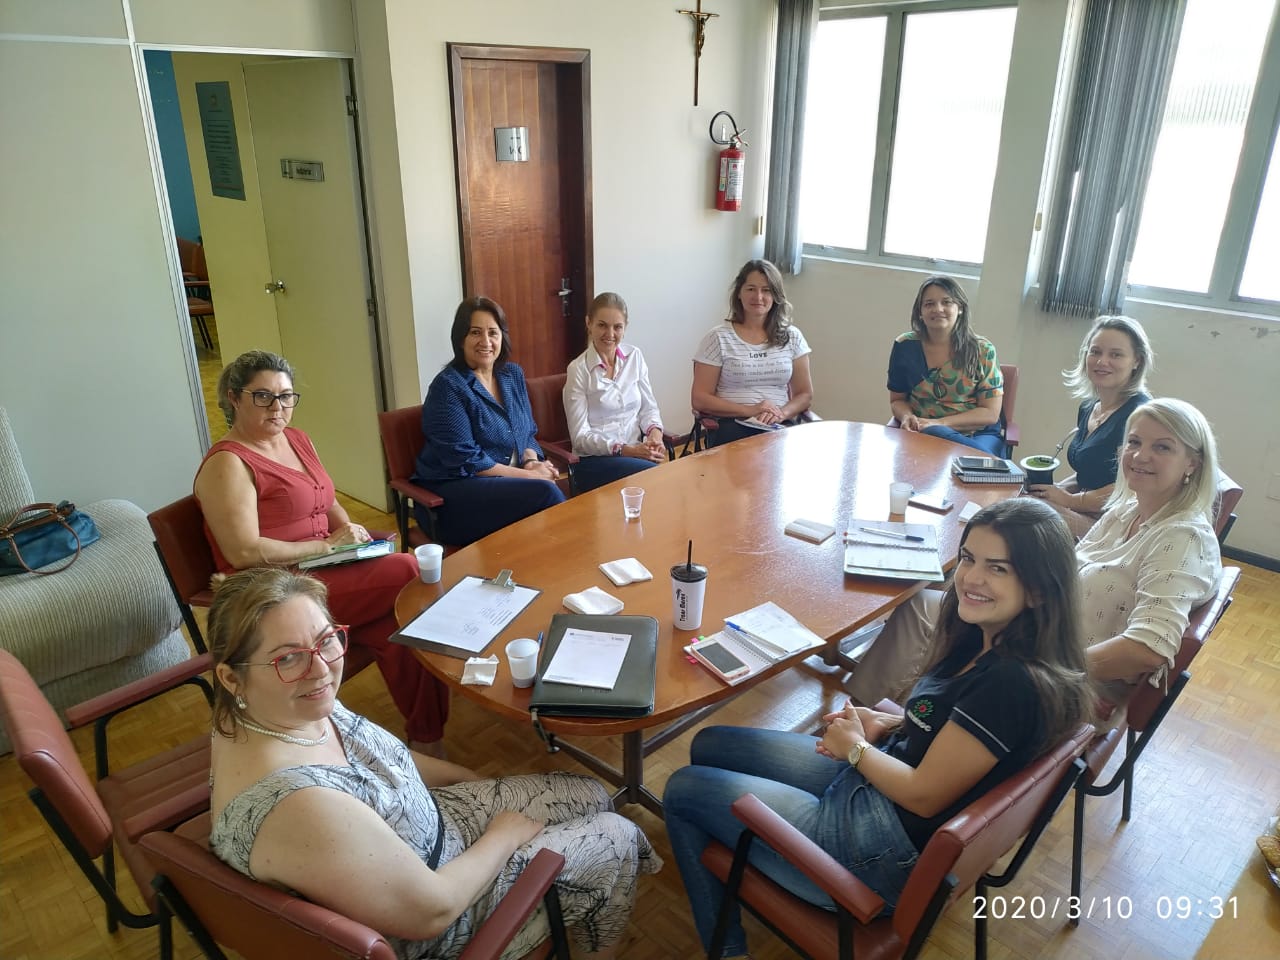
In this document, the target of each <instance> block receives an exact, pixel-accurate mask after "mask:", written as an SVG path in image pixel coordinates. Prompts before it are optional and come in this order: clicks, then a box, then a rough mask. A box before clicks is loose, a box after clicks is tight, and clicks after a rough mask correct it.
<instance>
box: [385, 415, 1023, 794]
mask: <svg viewBox="0 0 1280 960" xmlns="http://www.w3.org/2000/svg"><path fill="white" fill-rule="evenodd" d="M966 452H967V453H972V452H973V451H972V450H971V449H970V448H968V447H963V446H960V445H959V444H954V443H951V442H949V441H946V440H940V439H937V438H934V437H927V436H923V435H921V434H917V433H910V432H908V431H905V430H898V429H895V428H891V427H882V426H875V425H872V424H865V423H847V422H843V421H834V420H826V421H818V422H814V423H807V424H801V425H799V426H796V427H791V428H789V429H786V430H780V431H777V432H774V433H762V434H761V435H760V436H758V437H751V438H749V439H746V440H740V441H738V442H736V443H730V444H727V445H725V446H723V447H717V448H715V449H712V450H707V451H704V452H702V453H698V454H695V455H693V456H688V457H682V458H680V459H679V460H675V461H672V462H670V463H665V464H662V465H661V466H659V467H657V468H655V469H653V470H648V471H646V472H644V473H643V474H640V475H638V476H636V477H633V478H631V482H633V483H635V484H636V485H638V486H642V487H643V488H644V490H645V496H644V508H643V512H642V513H641V517H640V519H639V520H633V521H630V522H628V521H626V520H624V519H623V515H622V502H621V497H620V496H619V490H620V489H621V488H622V486H623V485H624V482H617V483H612V484H609V485H608V486H605V487H602V488H600V489H597V490H593V491H591V492H589V493H586V494H583V495H581V496H578V497H574V498H572V499H570V500H568V501H566V502H565V503H563V504H560V505H559V506H556V507H553V508H551V509H550V510H544V511H542V512H541V513H538V514H535V515H534V516H531V517H528V518H526V519H524V520H522V521H520V522H519V523H515V524H512V525H511V526H509V527H506V528H504V529H502V530H499V531H498V532H496V533H494V534H491V535H490V536H488V537H485V538H484V539H483V540H480V541H478V542H476V543H473V544H472V545H471V546H469V547H467V548H465V549H463V550H460V551H459V552H457V553H455V554H453V555H451V556H449V557H447V558H445V561H444V569H443V576H442V578H441V582H440V583H438V584H424V583H421V582H420V581H416V580H415V581H413V582H412V583H410V584H408V585H406V586H405V588H404V589H403V590H402V591H401V593H400V596H399V597H398V599H397V601H396V619H397V620H398V621H399V622H400V624H401V625H402V626H403V625H404V624H406V623H408V622H409V621H410V620H412V619H413V618H414V617H415V616H417V615H418V613H419V612H420V611H421V610H422V609H423V608H424V607H426V606H427V605H428V604H429V603H431V602H432V601H433V600H435V599H436V598H437V597H439V596H441V595H443V593H444V592H445V591H446V590H447V589H448V588H449V587H451V586H453V585H454V584H455V583H457V582H458V581H459V580H460V579H461V578H462V577H463V576H464V575H468V574H471V575H476V576H482V577H493V576H495V575H496V574H497V573H498V572H499V571H500V570H502V569H510V570H511V571H513V578H514V579H515V581H516V582H517V583H519V584H522V585H525V586H529V587H534V588H536V589H539V590H541V591H542V593H541V595H540V596H539V597H538V598H537V599H535V600H534V601H533V603H531V604H530V605H529V606H528V607H527V608H526V609H525V610H524V611H523V612H522V613H521V614H520V615H519V616H518V617H517V618H516V619H515V620H514V621H512V623H511V624H510V625H508V627H507V628H506V629H505V630H504V631H503V632H502V633H501V634H500V635H499V636H498V639H497V640H496V641H495V642H494V643H493V644H491V645H490V646H489V647H488V648H487V649H486V650H484V651H483V654H484V655H490V654H494V653H496V654H497V655H498V656H499V658H500V663H499V667H498V675H497V679H496V680H495V681H494V684H493V685H492V686H489V687H478V686H471V685H468V686H463V685H462V684H461V682H460V680H461V676H462V667H463V661H462V660H460V659H458V658H455V657H449V656H444V655H442V654H434V653H428V652H426V651H422V650H418V651H415V652H416V653H417V655H418V657H419V659H420V660H421V661H422V663H423V664H425V665H426V667H427V669H428V670H430V671H431V673H433V674H434V675H435V676H437V677H439V678H440V679H441V680H443V681H444V682H445V683H447V684H448V685H449V687H450V688H451V689H452V690H453V691H455V692H456V693H457V694H459V695H461V696H464V697H467V698H468V699H470V700H473V701H475V702H476V703H479V704H480V705H481V706H483V707H484V708H485V709H487V710H490V711H492V712H494V713H496V714H498V715H500V716H504V717H509V718H510V719H512V720H514V721H516V722H519V723H530V717H529V696H530V691H529V690H528V689H518V688H516V687H513V686H512V684H511V673H510V670H509V668H508V666H507V663H506V657H505V655H504V654H503V652H502V651H503V648H504V647H505V646H506V644H507V642H508V641H509V640H511V639H513V638H515V637H536V636H537V635H538V631H540V630H545V629H546V628H547V625H548V624H549V623H550V621H551V615H552V614H554V613H563V612H565V609H564V607H563V606H562V604H561V599H562V598H563V597H564V596H565V595H567V594H570V593H577V592H578V591H581V590H585V589H587V588H588V587H590V586H598V587H601V588H603V589H604V590H606V591H607V592H609V593H611V594H613V595H614V596H616V597H617V598H618V599H619V600H621V601H622V602H623V603H624V604H625V608H624V610H623V611H622V612H623V613H626V614H647V615H651V616H654V617H656V618H657V620H658V625H659V631H658V663H657V688H656V694H655V702H654V708H653V713H651V714H650V715H648V716H645V717H634V718H627V719H592V718H582V717H542V718H541V724H542V727H543V729H544V731H545V732H546V733H547V734H549V735H550V737H551V742H550V743H549V746H550V747H551V748H552V749H556V748H557V745H558V746H559V747H561V748H563V749H564V750H565V751H566V752H568V753H570V754H571V755H573V756H574V757H575V758H576V759H578V760H579V761H581V762H582V763H583V764H584V765H585V766H587V767H588V768H590V769H591V770H593V771H594V772H595V773H596V774H598V775H600V776H602V777H604V778H605V779H607V780H609V781H611V782H612V783H614V784H615V785H617V786H618V787H620V789H619V790H618V792H617V794H616V795H615V797H614V803H615V805H616V804H619V803H642V804H644V805H645V806H646V807H649V808H650V809H651V810H653V811H654V812H656V813H658V814H659V815H661V801H660V800H659V799H658V798H657V797H656V796H655V795H654V794H653V793H652V792H651V791H649V790H648V789H646V788H645V786H644V782H643V763H644V757H645V756H647V755H648V754H649V753H651V752H652V751H654V750H656V749H658V748H659V747H660V746H662V745H663V744H665V743H667V742H668V741H669V740H671V739H672V738H674V737H675V736H678V735H679V734H680V733H681V732H683V731H684V730H685V729H687V728H688V727H689V726H690V725H691V724H692V723H695V722H697V721H698V720H700V719H701V718H702V717H703V716H704V715H705V714H706V713H708V712H710V711H711V710H713V709H715V708H716V707H718V706H721V705H723V703H724V702H725V701H726V700H728V699H729V698H731V697H734V696H736V695H738V694H739V693H741V692H743V691H744V690H745V689H747V688H749V687H752V686H754V685H756V684H757V683H760V682H761V681H763V680H766V679H768V678H769V677H771V676H773V675H774V674H776V673H778V672H780V671H782V670H785V669H787V668H788V667H789V666H791V665H792V664H793V663H795V662H797V661H798V660H801V659H803V658H804V657H806V656H809V655H811V654H812V653H813V652H814V651H812V650H811V651H808V652H806V653H804V654H799V655H797V656H795V657H792V658H790V659H788V660H783V661H781V662H779V663H777V664H775V665H774V666H773V667H771V668H770V669H768V670H765V671H762V672H761V673H760V674H758V675H756V676H754V677H751V678H749V679H748V680H746V681H744V682H743V683H741V684H738V685H737V686H733V687H730V686H728V685H726V684H724V683H722V682H721V681H720V680H719V679H717V678H716V677H715V676H713V675H712V674H711V672H710V671H708V670H706V669H705V668H704V667H702V666H701V665H699V664H697V663H695V662H691V661H690V660H689V658H688V657H687V656H686V654H685V653H684V651H683V650H682V649H681V648H682V647H683V646H685V645H686V644H688V643H689V641H690V640H692V639H694V638H695V637H696V636H697V635H698V634H699V633H703V634H711V633H714V632H715V631H717V630H719V629H720V628H721V626H722V621H723V620H724V618H725V617H731V616H732V615H733V614H735V613H740V612H742V611H743V610H746V609H748V608H750V607H752V606H755V605H756V604H758V603H763V602H764V601H766V600H773V601H774V602H775V603H777V604H778V605H779V606H781V607H782V608H783V609H784V610H786V611H788V612H789V613H791V614H792V615H793V616H795V617H796V618H797V619H798V620H800V622H801V623H803V624H804V625H805V626H807V627H808V628H809V629H811V630H813V631H814V632H815V633H817V634H818V635H819V636H820V637H822V638H823V639H824V640H826V641H828V642H829V643H836V642H838V641H839V640H840V639H842V638H843V637H846V636H848V635H849V634H850V633H852V632H853V631H854V630H856V629H858V628H859V627H861V626H864V625H865V624H868V623H871V622H873V621H874V620H876V619H879V618H882V617H884V616H885V615H886V614H887V613H888V612H889V611H890V610H892V609H893V608H894V607H896V606H897V605H898V604H900V603H902V602H903V601H904V600H906V599H907V598H909V597H910V596H911V595H912V594H914V593H915V592H916V591H917V590H918V589H920V586H921V584H919V583H916V582H909V581H901V580H877V579H871V578H867V577H855V576H846V575H845V573H844V546H843V543H842V540H841V534H842V533H843V531H844V529H845V523H846V521H847V520H848V519H849V518H850V517H857V518H858V519H863V520H867V519H888V518H889V484H890V482H892V481H894V480H904V481H907V482H909V483H911V484H912V486H913V487H915V489H916V491H917V492H921V493H926V492H927V493H932V494H941V495H943V496H945V497H947V498H948V499H950V500H952V501H954V502H955V504H956V506H955V507H954V508H953V509H952V510H951V511H950V512H949V513H946V514H939V513H935V512H931V511H927V510H921V509H918V508H916V507H908V508H907V513H906V520H907V522H910V523H931V524H935V525H936V526H937V527H938V543H939V547H940V549H941V552H942V557H943V561H944V564H945V565H946V566H947V567H948V568H949V567H950V566H951V565H952V563H953V562H954V559H955V555H956V550H957V547H958V545H959V542H960V534H961V532H962V529H963V527H962V525H961V524H960V523H959V522H957V519H956V517H957V514H958V513H959V512H960V508H961V507H963V506H964V504H965V502H966V501H969V500H972V501H974V502H976V503H979V504H981V505H983V506H987V505H989V504H992V503H996V502H998V501H1000V500H1004V499H1007V498H1008V497H1011V496H1014V495H1016V494H1017V493H1018V491H1019V489H1020V488H1019V487H1018V486H1017V485H1016V484H992V485H965V484H961V483H960V482H959V481H957V480H954V479H952V477H951V473H950V464H951V459H952V457H954V456H958V455H960V454H963V453H966ZM797 518H804V519H808V520H817V521H822V522H825V523H829V524H831V525H832V526H835V528H836V535H835V536H833V537H831V538H829V539H828V540H827V541H826V542H825V543H823V544H818V545H815V544H812V543H809V542H807V541H804V540H799V539H797V538H795V537H791V536H788V535H786V534H785V533H784V532H783V528H784V527H785V526H786V524H787V523H788V522H790V521H791V520H795V519H797ZM894 519H897V518H894ZM690 539H692V540H693V557H694V560H695V561H696V562H699V563H703V564H706V566H707V568H708V571H709V572H708V578H707V592H706V601H705V606H704V610H703V617H702V629H701V630H700V631H685V630H676V629H674V627H673V626H672V616H671V583H670V577H669V572H668V571H669V569H670V567H671V566H672V564H675V563H679V562H682V561H683V560H684V557H685V553H686V546H687V543H688V541H689V540H690ZM622 557H636V558H637V559H638V560H639V561H640V562H641V563H643V564H644V565H645V566H646V567H648V569H649V570H650V572H651V573H652V574H653V579H652V580H650V581H646V582H643V583H637V584H630V585H628V586H625V587H615V586H614V585H613V584H612V582H610V581H609V579H608V578H607V577H605V575H604V574H603V573H602V572H601V571H600V569H599V564H601V563H603V562H605V561H608V560H617V559H620V558H622ZM663 726H665V727H666V728H665V729H663V730H661V731H660V732H658V733H656V734H655V735H654V736H652V737H650V738H649V739H648V740H645V739H644V731H645V730H646V729H649V728H654V727H663ZM557 734H572V735H580V736H591V737H607V736H621V737H622V738H623V769H622V770H621V771H619V770H617V769H616V768H614V767H612V766H610V765H609V764H606V763H605V762H603V761H601V760H600V759H599V758H597V757H595V756H594V755H592V754H590V753H588V752H586V751H584V750H582V749H581V748H578V747H576V746H575V745H573V744H569V743H565V742H563V741H557V739H556V736H555V735H557Z"/></svg>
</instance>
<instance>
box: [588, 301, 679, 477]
mask: <svg viewBox="0 0 1280 960" xmlns="http://www.w3.org/2000/svg"><path fill="white" fill-rule="evenodd" d="M626 332H627V304H626V301H624V300H623V299H622V297H620V296H618V295H617V294H616V293H602V294H600V295H599V296H598V297H596V298H595V299H594V300H592V301H591V308H590V309H589V310H588V311H587V341H588V342H587V349H586V350H585V351H583V353H582V355H581V356H579V357H577V358H575V359H574V360H573V362H572V363H570V364H569V370H568V373H567V375H566V377H565V382H564V412H565V418H566V420H567V421H568V424H569V438H570V439H571V440H572V442H573V452H574V453H576V454H577V455H578V456H579V457H580V458H581V460H580V461H579V463H578V466H577V467H576V468H575V469H574V477H575V479H576V481H577V486H578V490H579V491H580V492H581V491H585V490H594V489H595V488H596V487H601V486H604V485H605V484H606V483H612V482H613V481H614V480H620V479H622V478H623V477H629V476H631V475H632V474H633V473H639V472H640V471H641V470H648V469H649V468H650V467H654V466H657V465H658V464H659V463H662V462H663V461H664V460H666V459H667V450H666V447H665V446H664V445H663V443H662V414H661V413H660V412H659V411H658V402H657V401H656V400H655V399H654V398H653V387H652V386H650V385H649V368H648V367H647V366H646V365H645V362H644V357H643V356H642V355H641V353H640V350H639V348H638V347H633V346H630V345H627V346H623V343H622V338H623V337H624V336H625V335H626Z"/></svg>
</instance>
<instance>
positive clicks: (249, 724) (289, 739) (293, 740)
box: [236, 717, 329, 747]
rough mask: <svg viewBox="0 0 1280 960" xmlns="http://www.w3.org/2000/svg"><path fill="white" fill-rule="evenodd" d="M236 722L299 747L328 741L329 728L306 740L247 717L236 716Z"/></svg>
mask: <svg viewBox="0 0 1280 960" xmlns="http://www.w3.org/2000/svg"><path fill="white" fill-rule="evenodd" d="M236 722H237V723H239V724H240V725H241V726H242V727H244V728H245V729H246V730H252V731H253V732H254V733H260V734H262V735H263V736H264V737H275V738H276V739H277V740H283V741H284V742H285V743H296V744H297V745H298V746H300V747H318V746H320V745H321V744H324V743H328V742H329V728H328V726H326V727H325V728H324V733H323V734H321V735H320V736H319V737H316V739H314V740H308V739H307V738H306V737H295V736H293V735H292V734H288V733H281V732H280V731H279V730H270V729H268V728H267V727H260V726H258V725H257V724H256V723H254V722H253V721H252V720H250V719H248V718H247V717H237V718H236Z"/></svg>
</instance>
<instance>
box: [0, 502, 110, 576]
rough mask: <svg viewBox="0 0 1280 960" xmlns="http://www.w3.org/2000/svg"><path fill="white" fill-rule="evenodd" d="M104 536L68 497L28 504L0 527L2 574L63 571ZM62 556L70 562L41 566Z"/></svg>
mask: <svg viewBox="0 0 1280 960" xmlns="http://www.w3.org/2000/svg"><path fill="white" fill-rule="evenodd" d="M101 536H102V534H100V533H99V532H98V528H97V526H96V525H95V524H94V522H93V518H92V517H90V516H89V515H88V514H87V513H84V512H82V511H80V510H77V509H76V505H75V504H74V503H71V502H70V501H69V500H63V501H62V502H61V503H56V504H55V503H30V504H27V506H25V507H23V508H22V509H21V510H19V511H18V512H17V513H15V514H14V515H13V516H12V517H11V518H10V519H9V522H8V523H6V524H5V525H4V526H3V527H0V577H10V576H13V575H14V574H17V573H35V574H39V575H40V576H48V575H49V574H52V573H61V572H62V571H63V570H65V569H67V567H69V566H71V564H73V563H75V562H76V560H77V559H79V557H80V551H81V550H82V549H84V548H85V547H87V546H88V545H89V544H91V543H93V542H94V541H96V540H98V539H100V538H101ZM68 557H70V558H71V559H70V560H67V558H68ZM60 560H67V562H66V563H64V564H63V565H62V566H60V567H57V568H55V569H53V570H42V569H40V568H41V567H47V566H48V565H49V564H52V563H57V562H58V561H60Z"/></svg>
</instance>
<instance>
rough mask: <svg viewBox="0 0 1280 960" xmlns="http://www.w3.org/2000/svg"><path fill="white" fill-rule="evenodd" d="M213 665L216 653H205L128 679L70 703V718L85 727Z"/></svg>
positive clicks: (72, 721)
mask: <svg viewBox="0 0 1280 960" xmlns="http://www.w3.org/2000/svg"><path fill="white" fill-rule="evenodd" d="M212 669H213V657H212V656H211V655H210V654H207V653H202V654H201V655H200V656H198V657H192V658H191V659H190V660H184V661H183V662H182V663H177V664H174V665H173V666H172V667H168V668H166V669H164V670H161V671H160V672H159V673H153V674H152V675H151V676H149V677H143V678H142V679H141V680H135V681H133V683H127V684H125V685H124V686H123V687H119V688H117V689H115V690H110V691H108V692H106V693H104V694H101V695H99V696H96V697H94V698H93V699H92V700H86V701H85V702H84V703H78V704H76V705H75V706H73V707H68V708H67V722H68V723H69V724H71V726H72V727H82V726H84V725H85V724H87V723H92V722H93V721H95V720H98V719H100V718H101V717H105V716H108V715H110V714H113V713H118V712H119V711H121V710H126V709H128V708H129V707H133V706H137V705H138V704H139V703H142V702H143V701H144V700H149V699H151V698H152V697H154V696H157V695H159V694H161V693H166V692H168V691H169V690H172V689H173V688H174V687H180V686H182V684H184V683H186V682H187V681H189V680H191V679H193V678H195V677H198V676H200V675H201V674H202V673H207V672H208V671H210V670H212Z"/></svg>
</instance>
